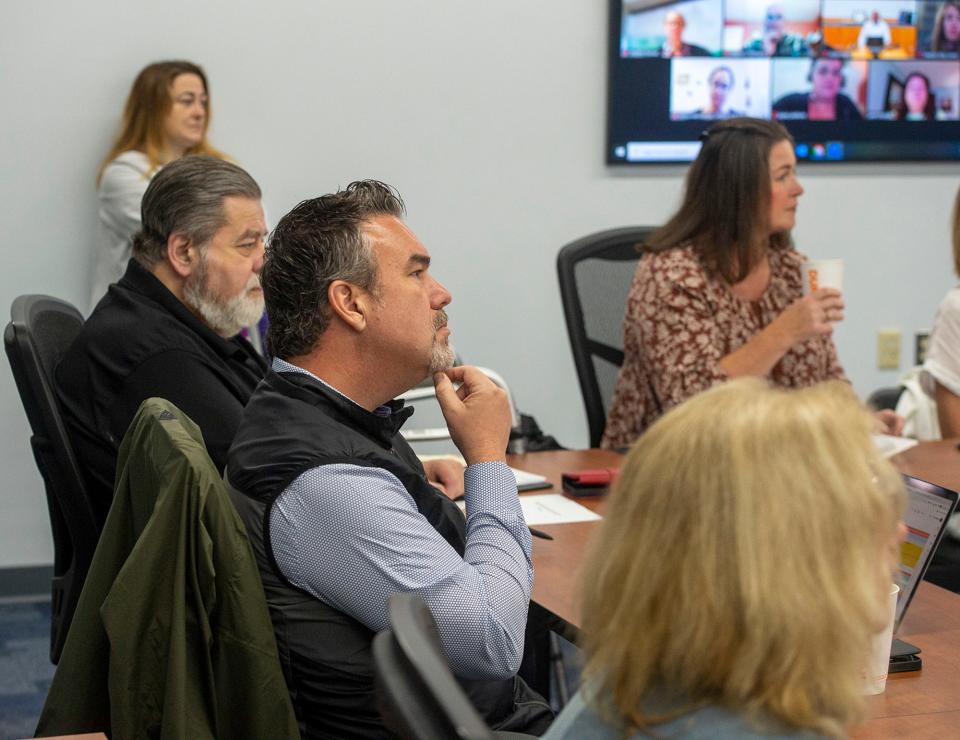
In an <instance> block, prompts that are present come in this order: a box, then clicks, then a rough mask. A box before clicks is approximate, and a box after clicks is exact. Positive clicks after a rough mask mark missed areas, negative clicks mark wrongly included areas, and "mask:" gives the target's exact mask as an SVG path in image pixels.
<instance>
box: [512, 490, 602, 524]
mask: <svg viewBox="0 0 960 740" xmlns="http://www.w3.org/2000/svg"><path fill="white" fill-rule="evenodd" d="M520 506H521V507H522V508H523V517H524V519H526V520H527V524H528V525H529V526H531V527H536V526H538V525H540V524H568V523H570V522H591V521H595V520H597V519H599V518H600V515H599V514H595V513H594V512H592V511H590V509H588V508H587V507H586V506H581V505H580V504H578V503H577V502H576V501H573V500H571V499H569V498H567V497H566V496H561V495H560V494H559V493H539V494H527V495H526V496H521V497H520Z"/></svg>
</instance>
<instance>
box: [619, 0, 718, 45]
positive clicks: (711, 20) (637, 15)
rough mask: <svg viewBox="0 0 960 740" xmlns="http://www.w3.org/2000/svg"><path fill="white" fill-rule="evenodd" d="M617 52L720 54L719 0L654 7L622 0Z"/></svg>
mask: <svg viewBox="0 0 960 740" xmlns="http://www.w3.org/2000/svg"><path fill="white" fill-rule="evenodd" d="M620 28H621V37H620V56H622V57H665V58H673V57H703V56H711V55H718V54H720V48H721V46H720V37H721V34H722V31H723V12H722V6H721V0H690V1H689V2H679V3H670V4H667V5H662V6H660V7H657V8H650V9H647V8H643V7H642V6H641V4H640V3H638V2H625V3H624V4H623V19H622V24H621V27H620Z"/></svg>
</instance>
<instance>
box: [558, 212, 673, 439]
mask: <svg viewBox="0 0 960 740" xmlns="http://www.w3.org/2000/svg"><path fill="white" fill-rule="evenodd" d="M654 231H655V228H654V227H650V226H627V227H624V228H619V229H609V230H608V231H601V232H598V233H596V234H590V235H589V236H585V237H583V238H582V239H577V240H576V241H575V242H571V243H570V244H567V245H566V246H565V247H564V248H563V249H561V250H560V254H558V255H557V273H558V275H559V278H560V298H561V300H562V301H563V313H564V316H565V317H566V320H567V334H568V335H569V336H570V349H571V350H572V351H573V362H574V365H576V368H577V378H578V379H579V380H580V392H581V393H582V394H583V403H584V406H585V407H586V410H587V425H588V427H589V430H590V446H591V447H598V446H599V445H600V439H601V438H602V437H603V429H604V427H605V426H606V424H607V409H608V408H609V406H610V402H611V400H612V399H613V391H614V388H615V386H616V383H617V375H618V373H619V371H620V366H621V365H622V364H623V314H624V309H625V307H626V305H627V294H628V293H629V292H630V283H631V282H632V280H633V273H634V272H635V268H636V264H637V262H638V261H639V260H640V251H639V247H640V246H641V245H642V244H643V242H644V241H646V239H647V238H648V237H649V236H650V235H651V234H652V233H653V232H654Z"/></svg>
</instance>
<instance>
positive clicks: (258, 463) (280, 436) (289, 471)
mask: <svg viewBox="0 0 960 740" xmlns="http://www.w3.org/2000/svg"><path fill="white" fill-rule="evenodd" d="M391 410H392V412H393V413H391V415H390V416H388V417H380V416H376V415H374V414H371V413H369V412H367V411H366V410H364V409H362V408H360V407H359V406H357V405H355V404H353V403H351V402H350V401H348V400H346V399H345V398H343V397H342V396H340V395H339V394H337V393H335V392H333V391H331V390H330V389H329V388H327V387H326V386H324V385H323V384H322V383H318V382H317V381H315V380H314V379H313V378H311V377H309V376H307V375H304V374H301V373H282V374H278V373H275V372H272V371H271V372H268V373H267V375H266V377H265V378H264V379H263V381H262V382H261V383H260V385H259V386H258V388H257V390H256V391H255V392H254V394H253V396H252V397H251V399H250V402H249V404H248V405H247V407H246V409H245V411H244V417H243V422H242V423H241V425H240V429H239V431H238V432H237V436H236V438H235V439H234V443H233V446H232V447H231V449H230V455H229V459H228V463H227V477H228V480H229V483H230V488H231V489H232V490H231V496H232V497H233V500H234V503H235V504H236V506H237V510H238V511H239V512H240V516H241V518H242V519H243V521H244V523H245V525H246V527H247V531H248V533H249V535H250V540H251V544H252V545H253V549H254V553H255V554H256V557H257V562H258V565H259V568H260V575H261V577H262V579H263V587H264V592H265V593H266V597H267V603H268V605H269V607H270V614H271V617H272V619H273V624H274V630H275V632H276V635H277V647H278V649H279V652H280V659H281V663H282V664H283V669H284V673H285V675H286V679H287V684H288V686H289V687H290V694H291V697H292V699H293V705H294V708H295V710H296V712H297V717H298V718H299V720H300V724H301V734H302V735H303V737H304V738H313V737H318V738H319V737H333V738H353V737H356V738H381V737H384V738H386V737H391V735H390V733H388V732H387V731H386V730H385V728H384V727H383V725H382V722H381V719H380V715H379V712H378V710H377V704H376V698H375V695H374V686H373V660H372V656H371V650H370V647H371V642H372V640H373V633H372V632H371V631H370V630H369V629H368V628H367V627H365V626H364V625H362V624H361V623H360V622H358V621H356V620H355V619H353V618H351V617H349V616H348V615H346V614H344V613H342V612H340V611H338V610H336V609H334V608H332V607H330V606H327V605H326V604H324V603H323V602H321V601H319V600H318V599H317V598H315V597H314V596H312V595H310V594H308V593H306V592H305V591H302V590H300V589H298V588H296V587H295V586H293V585H291V584H290V583H289V582H288V581H287V580H286V578H285V577H284V576H283V575H282V573H281V572H280V569H279V568H278V567H277V564H276V561H275V560H274V557H273V551H272V547H271V545H270V540H269V527H268V526H266V524H267V522H268V521H269V516H270V511H271V508H272V506H273V503H274V501H275V500H276V498H277V496H279V495H280V493H282V492H283V490H284V489H285V488H286V487H287V486H288V485H289V484H290V483H291V482H293V481H294V480H295V479H296V478H297V477H298V476H300V475H301V474H302V473H304V472H305V471H307V470H310V469H311V468H315V467H318V466H321V465H331V464H337V463H347V464H352V465H370V466H374V467H379V468H383V469H385V470H388V471H390V472H391V473H392V474H393V475H395V476H396V477H397V478H398V479H399V480H400V482H401V483H402V484H403V486H404V488H405V489H406V490H407V492H408V493H409V494H410V496H411V497H412V498H413V500H414V502H415V503H416V505H417V509H418V510H419V512H420V513H421V514H422V515H423V516H424V517H425V518H426V519H427V521H429V522H430V524H431V525H432V526H433V527H434V528H435V529H436V530H437V532H439V533H440V535H441V536H442V537H443V538H444V539H445V540H447V542H449V543H450V544H451V545H452V546H453V547H454V548H455V549H456V550H457V552H458V553H460V555H461V556H462V555H463V551H464V544H465V540H464V527H465V522H464V517H463V514H462V513H461V512H460V510H459V509H458V508H457V506H456V505H455V504H454V503H453V502H452V501H450V500H449V499H448V498H447V497H446V496H444V495H443V494H441V493H440V492H439V491H437V490H436V489H435V488H433V487H432V486H431V485H430V484H429V483H428V482H427V479H426V476H425V475H424V472H423V466H422V465H421V464H420V461H419V460H418V459H417V456H416V455H415V454H414V452H413V450H411V449H410V446H409V445H408V444H407V443H406V441H405V440H404V439H403V437H401V436H400V434H399V429H400V427H401V426H402V425H403V422H404V421H405V420H406V419H407V418H408V417H409V416H410V414H411V413H413V410H412V409H410V408H403V403H402V402H396V401H395V402H391ZM358 586H359V587H361V588H362V584H358ZM461 684H463V686H464V688H465V689H466V690H467V692H468V694H469V695H470V697H471V699H472V700H473V702H474V704H475V705H476V706H477V708H478V710H479V711H480V713H481V714H482V715H483V716H484V717H485V718H486V719H487V721H488V722H489V723H490V724H491V725H492V726H499V727H502V728H504V729H520V728H522V727H524V726H530V725H531V723H532V725H533V726H536V725H538V724H539V723H540V722H539V721H540V720H541V716H542V715H543V707H542V706H541V705H539V703H538V702H536V701H535V699H536V698H538V697H536V696H535V695H534V697H530V696H529V694H531V693H532V692H531V691H530V689H529V687H527V686H526V685H525V684H523V682H522V681H520V680H519V679H510V680H507V681H496V682H475V681H461ZM531 698H533V699H534V704H533V705H531V704H530V703H528V702H529V700H530V699H531ZM517 699H523V701H520V702H519V703H517V702H516V700H517ZM540 701H542V699H541V700H540ZM547 721H549V720H547Z"/></svg>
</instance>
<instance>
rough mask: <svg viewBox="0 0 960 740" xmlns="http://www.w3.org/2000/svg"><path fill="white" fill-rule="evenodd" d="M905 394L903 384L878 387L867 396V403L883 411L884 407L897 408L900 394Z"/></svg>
mask: <svg viewBox="0 0 960 740" xmlns="http://www.w3.org/2000/svg"><path fill="white" fill-rule="evenodd" d="M902 394H903V386H902V385H898V386H891V387H889V388H878V389H877V390H875V391H874V392H873V393H871V394H870V396H869V397H868V398H867V405H868V406H870V408H874V409H877V410H878V411H881V410H883V409H891V410H893V409H896V408H897V403H898V402H899V401H900V396H901V395H902Z"/></svg>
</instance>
